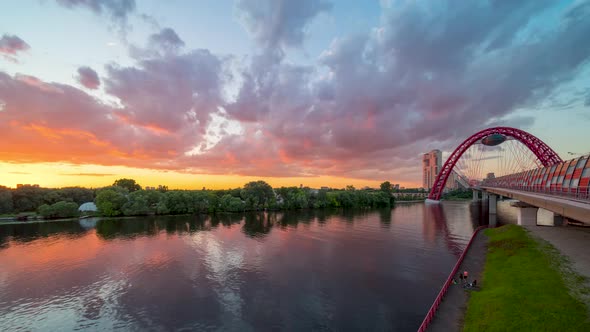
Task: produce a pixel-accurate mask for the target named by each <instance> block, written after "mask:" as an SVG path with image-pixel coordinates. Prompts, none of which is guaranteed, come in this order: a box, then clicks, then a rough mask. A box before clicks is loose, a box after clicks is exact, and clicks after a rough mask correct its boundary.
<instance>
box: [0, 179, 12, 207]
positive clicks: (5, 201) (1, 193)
mask: <svg viewBox="0 0 590 332" xmlns="http://www.w3.org/2000/svg"><path fill="white" fill-rule="evenodd" d="M13 209H14V206H13V205H12V192H11V191H10V189H8V188H6V187H2V186H0V214H2V213H11V212H13Z"/></svg>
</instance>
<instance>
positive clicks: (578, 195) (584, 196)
mask: <svg viewBox="0 0 590 332" xmlns="http://www.w3.org/2000/svg"><path fill="white" fill-rule="evenodd" d="M482 186H483V187H490V188H502V189H511V190H519V191H526V192H532V193H538V194H545V195H551V196H560V197H565V198H573V199H576V200H583V201H590V191H589V189H590V187H588V186H582V187H577V188H575V189H572V188H562V189H557V188H535V187H530V186H519V185H512V186H511V185H501V184H494V183H489V184H488V183H486V184H483V185H482Z"/></svg>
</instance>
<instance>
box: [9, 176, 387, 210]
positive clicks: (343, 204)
mask: <svg viewBox="0 0 590 332" xmlns="http://www.w3.org/2000/svg"><path fill="white" fill-rule="evenodd" d="M391 193H392V187H391V184H390V183H389V182H388V181H386V182H384V183H382V184H381V187H380V189H378V190H373V189H366V190H365V189H363V190H357V189H355V188H354V187H353V186H347V187H346V188H345V189H319V190H317V189H311V188H308V187H280V188H274V189H273V188H272V187H271V186H270V185H269V184H268V183H266V182H265V181H252V182H249V183H247V184H246V185H244V187H242V188H235V189H225V190H206V189H203V190H168V188H167V187H160V188H159V189H158V190H145V189H142V188H141V186H140V185H139V184H137V183H136V182H135V180H133V179H119V180H117V181H115V182H114V183H113V185H112V186H109V187H104V188H99V189H87V188H80V187H72V188H61V189H50V188H40V187H36V186H21V187H19V188H16V189H11V188H7V187H0V214H15V213H22V212H32V211H34V212H37V213H38V214H39V215H41V216H42V217H44V218H64V217H73V216H77V215H78V207H79V206H80V205H81V204H83V203H85V202H94V203H95V204H96V206H97V208H98V214H99V215H102V216H109V217H114V216H142V215H176V214H198V213H216V212H245V211H261V210H299V209H322V208H378V207H389V206H392V205H393V203H394V197H393V196H392V195H391Z"/></svg>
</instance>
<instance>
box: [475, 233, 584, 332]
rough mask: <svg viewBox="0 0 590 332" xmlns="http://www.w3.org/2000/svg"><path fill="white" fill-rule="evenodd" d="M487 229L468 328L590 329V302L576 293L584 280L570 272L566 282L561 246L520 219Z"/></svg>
mask: <svg viewBox="0 0 590 332" xmlns="http://www.w3.org/2000/svg"><path fill="white" fill-rule="evenodd" d="M486 235H487V236H488V237H489V242H488V253H487V259H486V265H485V268H484V273H483V283H482V289H481V290H480V291H474V292H472V293H471V297H470V299H469V303H468V306H467V313H466V316H465V322H464V331H590V321H589V320H588V313H587V308H586V306H585V305H584V304H583V303H582V302H581V301H580V300H578V299H576V298H574V297H573V296H572V295H571V290H572V289H574V290H577V291H579V290H580V288H583V287H584V286H583V281H584V280H583V278H581V277H577V278H572V277H571V275H570V276H568V277H567V278H566V279H567V280H568V286H569V287H567V286H566V284H565V282H564V278H563V276H562V273H563V272H560V271H565V270H567V269H564V268H563V267H564V265H567V264H566V262H565V259H564V258H563V257H562V256H560V255H558V254H556V251H555V249H553V248H552V247H550V246H549V245H547V244H542V245H541V244H539V243H537V242H536V241H535V240H533V239H532V238H531V237H530V236H529V235H528V233H527V232H526V231H525V230H524V229H523V228H521V227H518V226H515V225H507V226H503V227H500V228H496V229H488V230H486ZM583 291H585V290H583Z"/></svg>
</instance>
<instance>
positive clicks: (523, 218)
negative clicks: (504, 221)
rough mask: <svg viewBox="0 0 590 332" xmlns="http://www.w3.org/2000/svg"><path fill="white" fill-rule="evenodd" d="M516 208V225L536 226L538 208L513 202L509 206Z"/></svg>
mask: <svg viewBox="0 0 590 332" xmlns="http://www.w3.org/2000/svg"><path fill="white" fill-rule="evenodd" d="M510 205H512V206H514V207H517V208H518V213H517V222H516V223H517V224H518V225H521V226H537V211H538V210H539V208H538V207H536V206H532V205H529V204H526V203H523V202H514V203H512V204H510Z"/></svg>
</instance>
